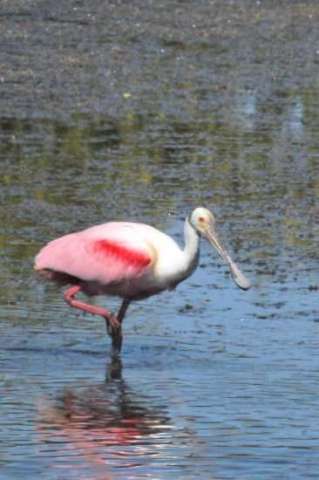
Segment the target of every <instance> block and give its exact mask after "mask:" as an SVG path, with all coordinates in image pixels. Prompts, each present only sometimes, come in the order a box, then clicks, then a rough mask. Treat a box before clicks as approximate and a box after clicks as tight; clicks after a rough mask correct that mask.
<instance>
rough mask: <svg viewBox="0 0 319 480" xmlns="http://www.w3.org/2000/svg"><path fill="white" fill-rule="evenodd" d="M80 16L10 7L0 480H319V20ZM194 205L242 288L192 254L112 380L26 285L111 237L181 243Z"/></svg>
mask: <svg viewBox="0 0 319 480" xmlns="http://www.w3.org/2000/svg"><path fill="white" fill-rule="evenodd" d="M89 3H90V5H89V6H88V2H83V1H80V0H79V1H75V0H74V1H71V2H64V1H61V2H51V1H49V0H46V1H41V2H40V1H37V0H30V1H28V2H27V1H19V0H10V2H9V1H5V0H4V1H2V3H1V5H0V34H1V39H2V40H1V46H0V165H1V176H0V182H1V188H0V196H1V209H0V222H1V229H0V246H1V249H0V255H1V278H0V280H1V286H2V288H1V290H0V366H1V373H0V391H1V395H0V413H1V429H0V478H1V479H2V478H3V479H11V478H12V479H13V478H14V479H20V478H21V479H25V478H32V479H34V478H46V479H50V480H51V479H52V480H60V479H65V478H68V479H72V478H74V479H98V480H100V479H101V480H102V479H103V480H105V479H123V480H124V479H125V480H127V479H132V480H133V479H134V480H135V479H142V478H151V479H152V480H157V479H161V480H162V479H179V478H180V479H193V478H195V477H196V478H200V479H205V480H206V479H216V480H217V479H218V480H224V479H234V478H236V479H242V480H248V479H251V480H256V479H261V480H264V479H271V480H274V479H283V478H287V479H288V478H289V479H305V478H309V479H310V478H318V469H319V455H318V453H319V428H318V421H317V419H318V407H319V400H318V387H319V373H318V372H319V354H318V351H319V314H318V289H319V285H318V220H319V206H318V195H319V168H318V167H319V155H318V151H319V136H318V125H319V122H318V120H319V117H318V111H319V108H318V107H319V95H318V94H319V85H318V74H317V72H318V64H319V51H318V45H319V33H318V21H319V8H318V6H317V3H316V2H314V1H309V2H273V1H262V2H252V1H237V2H231V1H229V2H228V1H227V2H225V1H220V0H215V1H211V2H181V1H175V2H166V1H162V2H152V1H150V2H147V4H145V2H139V1H133V2H130V4H129V5H128V4H127V3H126V2H107V4H106V2H102V1H101V0H99V1H98V0H93V1H91V2H89ZM278 3H280V5H278ZM199 204H205V205H207V206H208V207H210V208H212V209H213V210H214V212H215V214H216V216H217V219H218V227H219V232H220V235H221V236H222V237H223V239H224V240H225V242H226V244H227V245H228V246H229V248H230V250H231V252H232V254H233V257H234V258H235V259H236V261H238V263H239V265H240V266H241V268H242V269H243V271H244V272H245V274H247V276H248V277H249V278H250V279H251V280H252V282H253V288H252V289H251V290H250V291H249V292H242V291H240V290H238V289H236V287H235V285H234V284H233V282H232V280H231V279H230V277H229V274H228V272H227V270H226V268H225V267H224V265H222V263H221V262H220V260H219V259H218V258H217V256H216V254H215V253H214V252H213V251H211V250H210V248H209V246H208V245H206V244H203V245H202V249H201V250H202V252H201V262H200V267H199V268H198V270H197V271H196V272H195V273H194V275H193V276H192V277H191V278H190V279H188V280H187V281H185V282H184V283H183V284H181V285H180V286H179V287H178V289H177V290H176V292H170V293H164V294H162V295H160V296H158V297H154V298H152V299H149V300H147V301H144V302H139V303H135V304H134V305H132V306H131V307H130V310H129V313H128V315H127V318H126V320H125V325H124V328H125V340H124V348H123V353H122V363H120V362H119V361H114V360H113V361H112V359H111V357H110V350H109V340H108V339H107V338H106V336H105V332H104V325H103V322H102V321H101V320H100V319H99V318H93V317H90V316H87V317H86V316H84V315H78V314H77V313H75V312H73V311H70V309H69V308H68V307H67V306H66V305H65V303H64V301H63V298H62V292H61V291H60V290H59V288H57V287H55V286H54V285H48V284H44V283H42V282H41V281H40V280H39V279H38V278H36V277H35V275H34V273H33V271H32V263H33V257H34V255H35V254H36V252H37V251H38V249H39V248H40V247H41V246H42V245H43V244H44V243H46V242H47V241H48V240H50V239H52V238H54V237H56V236H58V235H62V234H64V233H67V232H69V231H73V230H76V229H80V228H84V227H86V226H88V225H92V224H95V223H101V222H104V221H107V220H110V219H114V218H116V219H133V220H140V221H143V222H149V223H152V224H154V225H156V226H158V227H160V228H161V229H164V230H165V231H167V232H169V233H170V234H171V235H173V236H174V237H175V238H176V240H177V241H178V242H180V243H182V241H183V239H182V231H183V219H184V217H185V215H186V214H187V213H189V211H190V210H191V209H192V208H193V207H194V206H197V205H199ZM96 301H97V302H99V303H101V304H103V303H106V304H107V305H109V306H111V307H112V308H116V305H117V303H118V302H117V301H116V300H113V299H104V298H98V299H96Z"/></svg>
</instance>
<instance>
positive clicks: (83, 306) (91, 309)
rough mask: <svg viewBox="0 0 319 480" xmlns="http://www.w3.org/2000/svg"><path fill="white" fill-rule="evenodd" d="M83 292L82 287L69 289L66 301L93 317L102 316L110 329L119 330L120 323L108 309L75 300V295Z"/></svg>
mask: <svg viewBox="0 0 319 480" xmlns="http://www.w3.org/2000/svg"><path fill="white" fill-rule="evenodd" d="M80 291H81V287H80V285H74V286H73V287H70V288H68V289H67V290H66V291H65V292H64V299H65V301H66V302H67V303H68V304H69V305H71V307H74V308H78V309H79V310H83V311H84V312H88V313H92V315H100V316H101V317H103V318H104V319H105V321H106V323H107V325H109V327H110V328H112V329H113V328H118V327H120V326H121V325H120V322H119V321H118V319H117V317H116V316H115V315H113V314H112V313H111V312H109V310H107V309H106V308H103V307H100V306H97V305H90V304H88V303H85V302H81V301H80V300H77V299H76V298H75V295H76V294H77V293H79V292H80Z"/></svg>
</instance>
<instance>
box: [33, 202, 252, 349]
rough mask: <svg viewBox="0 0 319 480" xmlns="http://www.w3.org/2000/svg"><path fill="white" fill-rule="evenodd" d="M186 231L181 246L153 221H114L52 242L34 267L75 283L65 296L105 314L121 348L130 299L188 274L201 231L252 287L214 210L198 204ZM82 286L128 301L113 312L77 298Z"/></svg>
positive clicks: (236, 277) (244, 285)
mask: <svg viewBox="0 0 319 480" xmlns="http://www.w3.org/2000/svg"><path fill="white" fill-rule="evenodd" d="M184 237H185V246H184V249H181V248H180V247H179V246H178V245H177V243H176V242H175V241H174V240H173V239H172V238H171V237H169V236H168V235H166V234H165V233H162V232H161V231H159V230H157V229H156V228H154V227H151V226H149V225H145V224H142V223H131V222H109V223H105V224H102V225H97V226H94V227H91V228H88V229H86V230H82V231H80V232H76V233H71V234H69V235H65V236H63V237H60V238H57V239H56V240H53V241H51V242H49V243H48V244H47V245H46V246H45V247H44V248H42V250H40V252H39V253H38V255H37V256H36V259H35V266H34V268H35V270H37V271H39V272H40V273H41V274H43V275H44V276H45V277H47V278H49V279H50V280H53V281H56V282H58V283H61V284H70V285H71V286H70V287H69V288H68V289H67V290H66V291H65V293H64V298H65V300H66V302H67V303H68V304H69V305H71V306H72V307H75V308H78V309H80V310H84V311H85V312H89V313H92V314H94V315H100V316H102V317H103V318H104V319H105V321H106V327H107V332H108V334H109V335H110V336H111V337H112V346H113V350H114V351H117V352H119V351H120V350H121V345H122V328H121V325H122V321H123V318H124V315H125V313H126V311H127V308H128V306H129V304H130V302H131V301H132V300H141V299H144V298H147V297H149V296H151V295H155V294H157V293H160V292H162V291H163V290H172V289H174V288H175V287H176V286H177V285H178V284H179V283H180V282H181V281H183V280H185V278H187V277H189V276H190V275H191V274H192V273H193V271H194V270H195V268H196V267H197V264H198V258H199V241H200V237H204V238H206V239H207V240H208V241H209V242H210V243H211V244H212V246H213V247H215V249H216V250H217V252H218V254H219V255H220V256H221V258H222V259H223V260H224V261H225V262H226V263H227V264H228V266H229V268H230V272H231V275H232V277H233V279H234V281H235V282H236V284H237V285H238V287H240V288H242V289H243V290H247V289H248V288H250V282H249V280H248V279H247V278H246V277H245V276H244V275H243V274H242V273H241V271H240V270H239V268H238V267H237V265H236V264H235V263H234V262H233V260H232V259H231V258H230V256H229V254H228V252H227V251H226V249H225V248H224V247H223V245H222V243H221V241H220V240H219V238H218V235H217V233H216V230H215V218H214V215H213V214H212V213H211V212H210V211H209V210H207V209H206V208H204V207H198V208H196V209H195V210H194V211H193V212H192V213H191V214H190V215H189V216H188V217H187V218H186V220H185V226H184ZM79 292H83V293H85V294H87V295H88V296H92V295H101V294H108V295H115V296H118V297H121V298H122V299H123V301H122V304H121V307H120V309H119V312H118V314H117V315H114V314H112V313H111V312H110V311H108V310H107V309H105V308H102V307H100V306H96V305H90V304H88V303H84V302H83V301H80V300H78V299H77V298H76V295H77V294H78V293H79Z"/></svg>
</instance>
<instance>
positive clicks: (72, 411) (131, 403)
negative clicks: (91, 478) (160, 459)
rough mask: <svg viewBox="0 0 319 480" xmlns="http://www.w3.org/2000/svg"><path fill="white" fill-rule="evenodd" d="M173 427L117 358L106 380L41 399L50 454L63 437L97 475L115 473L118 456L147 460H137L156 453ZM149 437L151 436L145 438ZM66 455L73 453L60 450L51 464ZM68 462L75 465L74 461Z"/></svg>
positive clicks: (134, 463)
mask: <svg viewBox="0 0 319 480" xmlns="http://www.w3.org/2000/svg"><path fill="white" fill-rule="evenodd" d="M169 427H170V425H169V417H168V416H167V415H166V414H165V408H163V407H161V406H153V405H150V399H146V398H145V397H143V398H142V397H139V396H138V395H137V394H136V393H135V392H134V391H133V390H132V389H131V388H130V387H129V386H128V385H127V384H126V382H125V381H124V380H123V378H122V365H121V360H120V359H119V358H113V359H112V360H111V364H110V365H109V366H108V368H107V372H106V380H105V382H104V383H102V384H98V385H92V386H85V387H83V386H77V387H74V388H66V389H65V390H64V391H63V392H62V394H61V395H60V396H59V397H58V398H56V400H55V401H54V402H52V401H51V400H48V399H41V401H40V402H39V417H38V426H37V430H38V432H39V433H40V439H41V443H42V444H46V445H49V446H50V445H51V447H50V452H51V454H52V445H54V444H57V445H59V443H60V442H61V441H62V444H63V445H65V446H66V447H67V451H68V452H69V451H70V449H71V450H72V455H75V458H76V460H77V462H78V461H81V463H82V462H85V464H86V466H87V467H88V468H90V471H92V468H94V470H95V473H96V475H97V476H96V477H95V478H103V479H108V478H113V475H111V473H110V469H111V467H112V465H114V463H116V462H117V461H120V466H121V467H122V466H125V467H127V468H129V467H136V466H137V465H139V464H142V463H143V464H144V463H145V458H143V460H141V462H139V460H138V458H139V456H144V455H145V454H151V455H152V456H156V455H157V454H158V452H157V451H156V448H157V447H158V449H160V445H161V440H160V436H161V434H163V432H165V431H166V430H167V429H168V428H169ZM146 437H148V438H149V437H152V439H153V441H152V442H147V440H146ZM157 437H158V440H156V438H157ZM150 449H152V451H151V452H150V451H149V450H150ZM64 456H66V457H68V456H69V453H68V454H66V452H65V451H62V452H57V455H54V457H53V458H55V460H53V463H54V464H53V465H52V466H54V467H57V466H59V464H61V463H63V461H64V458H63V457H64ZM128 457H130V460H129V461H128V462H127V463H126V462H125V458H128ZM133 458H134V459H135V460H132V459H133ZM66 465H67V468H71V469H72V468H73V466H74V465H73V462H68V463H67V464H66ZM60 466H61V465H60Z"/></svg>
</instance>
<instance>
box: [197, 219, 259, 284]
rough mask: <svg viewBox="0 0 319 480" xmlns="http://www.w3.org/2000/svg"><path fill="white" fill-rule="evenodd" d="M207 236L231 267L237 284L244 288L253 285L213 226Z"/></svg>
mask: <svg viewBox="0 0 319 480" xmlns="http://www.w3.org/2000/svg"><path fill="white" fill-rule="evenodd" d="M205 236H206V238H207V240H208V241H209V243H210V244H211V245H212V246H213V247H214V248H216V250H217V252H218V253H219V255H220V256H221V258H222V259H223V260H224V261H225V262H226V263H227V264H228V266H229V268H230V273H231V275H232V277H233V280H234V282H235V283H236V285H237V286H238V287H239V288H241V289H242V290H248V289H249V288H250V287H251V283H250V281H249V280H248V278H246V277H245V275H244V274H243V273H242V272H241V271H240V270H239V268H238V266H237V265H236V263H235V262H234V261H233V260H232V259H231V257H230V255H229V253H228V252H227V250H226V249H225V247H224V246H223V245H222V243H221V242H220V240H219V238H218V236H217V233H216V232H215V229H214V228H213V227H210V228H209V229H208V230H207V232H206V235H205Z"/></svg>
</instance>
